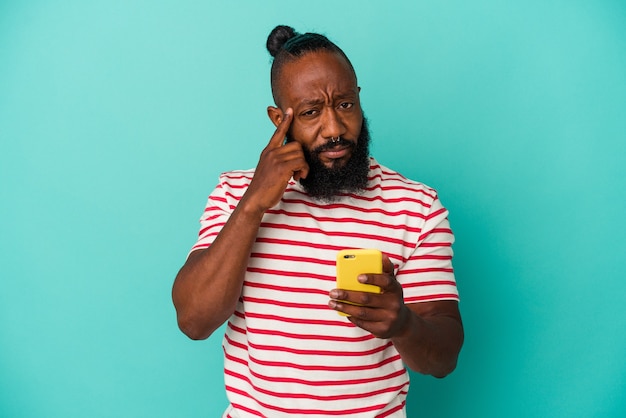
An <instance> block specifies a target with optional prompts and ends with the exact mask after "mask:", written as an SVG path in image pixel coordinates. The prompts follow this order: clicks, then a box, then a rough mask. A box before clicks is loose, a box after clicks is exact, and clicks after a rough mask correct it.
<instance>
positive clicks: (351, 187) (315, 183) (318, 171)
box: [300, 116, 370, 203]
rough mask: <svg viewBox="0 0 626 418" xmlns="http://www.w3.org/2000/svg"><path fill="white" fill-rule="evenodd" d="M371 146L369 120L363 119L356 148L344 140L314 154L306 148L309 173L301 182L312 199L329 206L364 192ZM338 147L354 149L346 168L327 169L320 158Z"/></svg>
mask: <svg viewBox="0 0 626 418" xmlns="http://www.w3.org/2000/svg"><path fill="white" fill-rule="evenodd" d="M369 143H370V134H369V129H368V126H367V119H366V118H365V116H363V125H362V126H361V132H360V133H359V137H358V139H357V142H356V144H355V143H354V141H352V140H347V139H344V138H341V139H340V140H339V142H338V143H334V144H332V143H330V142H328V143H327V144H325V145H321V146H319V147H318V148H316V149H314V150H308V149H305V148H303V152H304V158H305V159H306V162H307V163H308V164H309V173H308V174H307V176H306V178H305V179H300V184H301V185H302V187H303V188H304V190H305V191H306V192H307V193H308V194H309V195H310V196H311V197H313V198H314V199H318V200H321V201H323V202H328V203H330V202H333V201H336V200H338V199H339V198H340V197H341V195H342V194H346V193H360V192H362V191H363V190H364V189H365V188H366V187H367V182H368V174H369V169H370V159H369ZM339 145H341V146H345V145H348V146H350V147H351V148H352V155H351V156H350V159H349V160H348V161H347V162H346V164H345V165H343V166H337V167H334V166H333V167H330V168H328V167H326V166H325V165H324V164H323V163H322V162H321V160H320V158H319V154H320V153H321V152H322V151H324V150H327V149H330V148H333V147H335V146H339Z"/></svg>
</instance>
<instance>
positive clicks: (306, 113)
mask: <svg viewBox="0 0 626 418" xmlns="http://www.w3.org/2000/svg"><path fill="white" fill-rule="evenodd" d="M316 114H317V109H308V110H305V111H304V112H301V113H300V116H307V117H311V116H315V115H316Z"/></svg>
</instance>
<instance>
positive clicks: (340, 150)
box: [319, 145, 351, 160]
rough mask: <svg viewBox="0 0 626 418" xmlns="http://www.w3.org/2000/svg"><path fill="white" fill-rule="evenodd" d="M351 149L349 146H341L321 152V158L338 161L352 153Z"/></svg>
mask: <svg viewBox="0 0 626 418" xmlns="http://www.w3.org/2000/svg"><path fill="white" fill-rule="evenodd" d="M350 149H351V147H350V146H349V145H339V146H335V147H332V148H329V149H326V150H324V151H322V152H320V154H319V155H320V157H321V158H324V159H329V160H336V159H338V158H343V157H345V156H346V155H348V153H349V152H350Z"/></svg>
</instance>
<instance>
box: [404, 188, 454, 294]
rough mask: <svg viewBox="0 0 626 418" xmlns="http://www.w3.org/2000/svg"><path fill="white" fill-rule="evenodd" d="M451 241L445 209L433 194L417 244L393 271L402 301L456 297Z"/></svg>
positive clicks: (451, 236)
mask: <svg viewBox="0 0 626 418" xmlns="http://www.w3.org/2000/svg"><path fill="white" fill-rule="evenodd" d="M453 243H454V234H453V233H452V230H451V229H450V223H449V221H448V211H447V210H446V209H445V208H444V207H443V205H442V204H441V202H440V201H439V198H438V197H437V196H435V198H434V200H433V203H432V205H431V207H430V210H429V211H428V212H427V213H426V216H425V218H424V223H423V227H422V229H421V231H420V235H419V239H418V242H417V245H416V246H415V249H414V250H413V252H412V254H411V255H410V257H409V258H408V260H407V261H406V263H404V265H402V266H401V267H400V268H399V270H398V272H397V274H396V277H397V279H398V281H399V282H400V283H401V284H402V288H403V291H404V301H405V303H415V302H427V301H435V300H459V293H458V290H457V287H456V280H455V278H454V270H453V268H452V256H453V251H452V244H453Z"/></svg>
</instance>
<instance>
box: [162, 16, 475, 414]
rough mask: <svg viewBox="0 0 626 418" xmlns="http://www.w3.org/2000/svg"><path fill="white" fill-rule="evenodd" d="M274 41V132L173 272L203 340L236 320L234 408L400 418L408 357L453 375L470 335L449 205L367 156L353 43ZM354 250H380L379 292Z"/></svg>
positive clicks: (229, 334) (231, 361) (229, 337)
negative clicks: (345, 267) (355, 273)
mask: <svg viewBox="0 0 626 418" xmlns="http://www.w3.org/2000/svg"><path fill="white" fill-rule="evenodd" d="M267 47H268V50H269V51H270V53H271V54H272V56H273V57H274V61H273V64H272V71H271V76H272V77H271V85H272V94H273V96H274V101H275V104H276V106H270V107H268V115H269V118H270V120H271V121H272V123H273V124H274V125H275V126H276V131H275V133H274V135H273V136H272V138H271V139H270V141H269V143H268V145H267V146H266V147H265V149H264V150H263V152H262V153H261V156H260V159H259V162H258V165H257V167H256V169H255V170H246V171H232V172H228V173H225V174H223V175H222V176H221V178H220V183H219V185H218V186H217V188H216V189H215V190H214V191H213V193H212V194H211V196H210V197H209V200H208V204H207V207H206V209H205V212H204V214H203V216H202V219H201V230H200V234H199V239H198V242H197V243H196V245H195V246H194V247H193V249H192V251H191V253H190V255H189V257H188V259H187V261H186V263H185V264H184V266H183V267H182V269H181V270H180V272H179V274H178V276H177V277H176V280H175V283H174V288H173V300H174V305H175V307H176V311H177V316H178V323H179V326H180V328H181V330H182V331H183V332H184V333H185V334H187V335H188V336H189V337H190V338H193V339H204V338H207V337H209V336H210V335H211V334H212V333H213V332H214V331H215V330H216V329H217V328H219V327H220V326H221V325H222V324H223V323H224V322H226V321H228V325H227V327H226V334H225V336H224V341H223V347H224V361H225V367H224V372H225V383H226V391H227V395H228V398H229V401H230V406H229V407H228V409H227V411H226V412H224V415H223V416H224V417H259V416H265V417H294V416H297V417H326V416H350V417H373V416H380V417H383V416H384V417H403V416H405V414H406V413H405V399H406V394H407V391H408V385H409V379H408V373H407V371H406V369H405V366H406V367H409V368H410V369H412V370H414V371H417V372H420V373H425V374H431V375H433V376H437V377H443V376H446V375H447V374H449V373H450V372H451V371H452V370H453V369H454V368H455V366H456V361H457V357H458V354H459V351H460V349H461V345H462V343H463V327H462V324H461V317H460V313H459V310H458V293H457V290H456V284H455V279H454V275H453V272H452V264H451V259H452V250H451V245H452V242H453V240H454V238H453V235H452V232H451V230H450V227H449V224H448V220H447V211H446V210H445V209H444V208H443V207H442V206H441V204H440V203H439V200H438V198H437V194H436V192H435V191H434V190H433V189H430V188H428V187H427V186H425V185H423V184H421V183H418V182H414V181H411V180H409V179H406V178H405V177H403V176H401V175H400V174H398V173H396V172H394V171H392V170H390V169H388V168H386V167H383V166H382V165H380V164H378V163H377V162H376V160H374V159H373V158H371V157H369V151H368V143H369V133H368V131H367V124H366V120H365V119H364V117H363V111H362V110H361V104H360V101H359V91H360V88H359V87H358V84H357V78H356V74H355V71H354V69H353V67H352V64H351V63H350V61H349V60H348V58H347V57H346V55H345V54H344V53H343V51H341V49H339V48H338V47H337V46H336V45H335V44H333V43H332V42H330V41H329V40H328V39H327V38H326V37H324V36H322V35H319V34H302V35H301V34H297V33H296V32H295V31H294V30H293V29H292V28H290V27H286V26H278V27H276V28H275V29H274V30H273V31H272V33H271V34H270V36H269V38H268V42H267ZM344 248H378V249H379V250H381V251H382V252H383V254H384V257H383V274H366V275H361V276H360V277H359V280H360V281H362V282H363V283H368V284H373V285H377V286H379V287H380V288H381V290H382V292H381V293H380V294H374V293H365V292H357V291H346V290H341V289H334V287H335V257H336V254H337V252H338V251H339V250H341V249H344ZM346 302H347V303H346ZM355 304H357V305H355ZM338 312H343V313H346V314H348V315H349V316H347V317H346V316H340V315H338Z"/></svg>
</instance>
